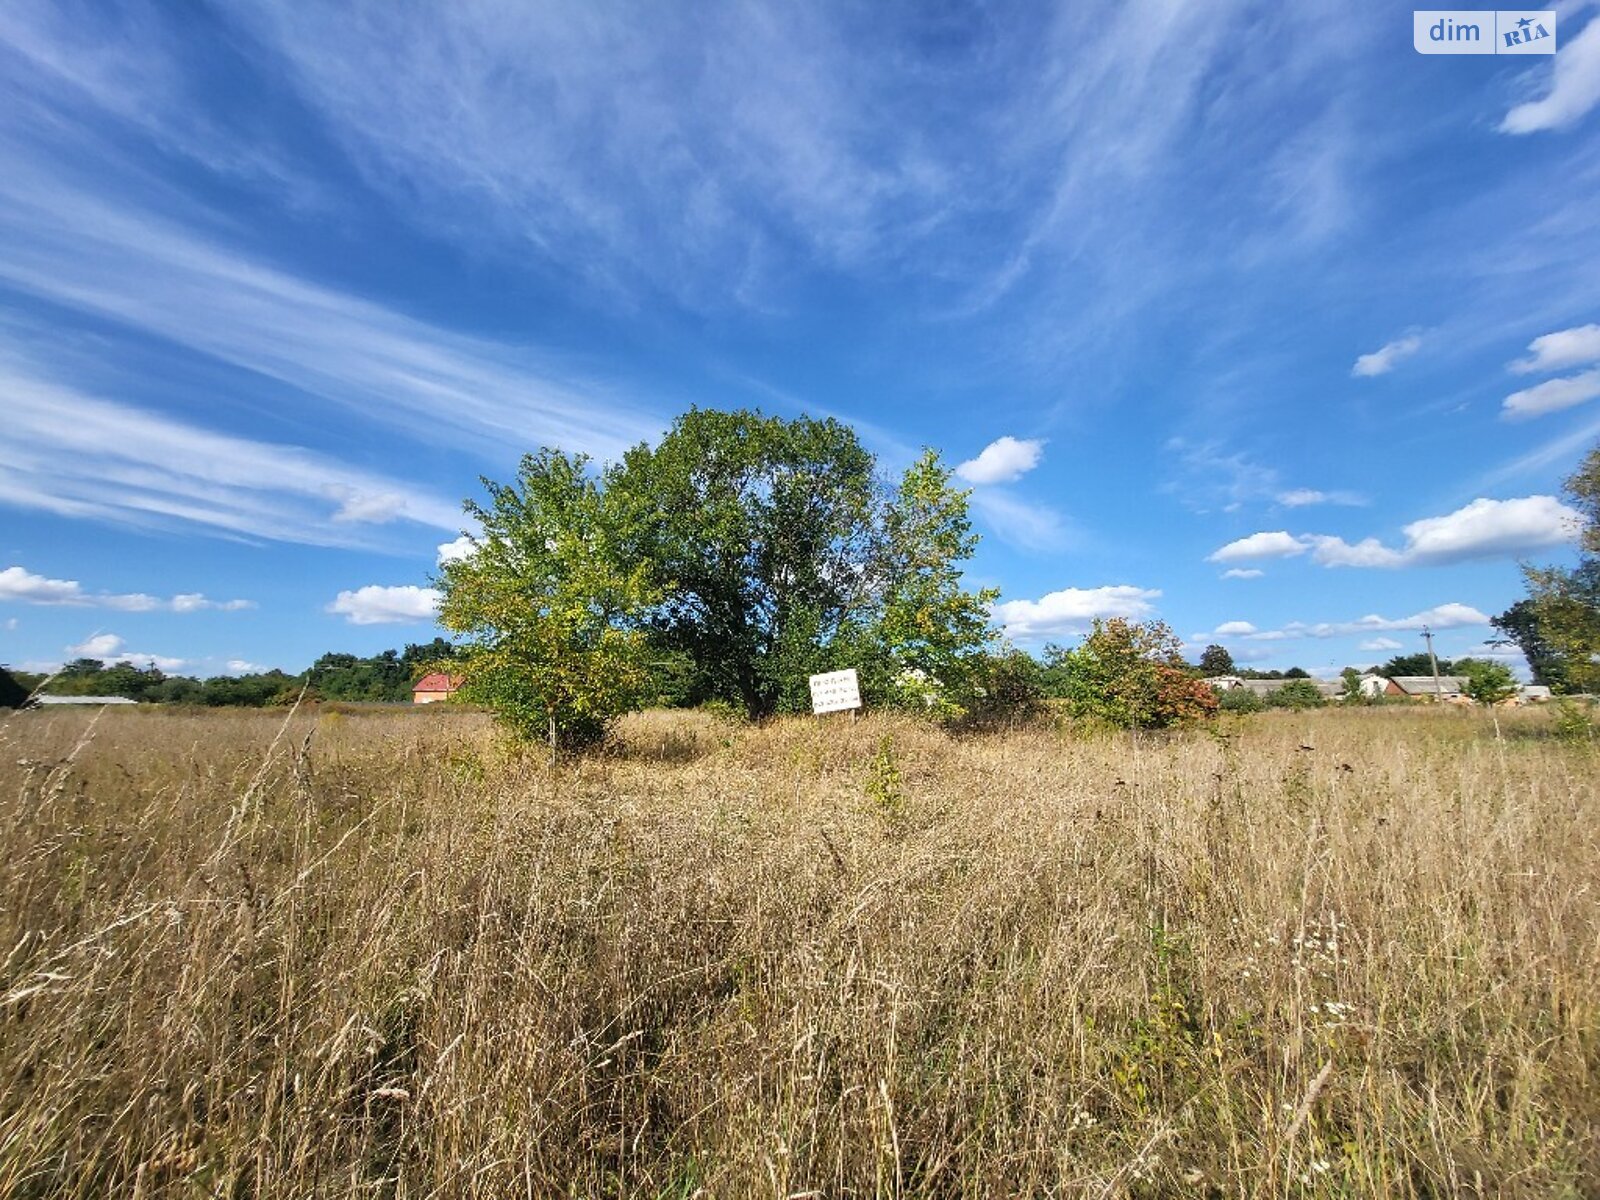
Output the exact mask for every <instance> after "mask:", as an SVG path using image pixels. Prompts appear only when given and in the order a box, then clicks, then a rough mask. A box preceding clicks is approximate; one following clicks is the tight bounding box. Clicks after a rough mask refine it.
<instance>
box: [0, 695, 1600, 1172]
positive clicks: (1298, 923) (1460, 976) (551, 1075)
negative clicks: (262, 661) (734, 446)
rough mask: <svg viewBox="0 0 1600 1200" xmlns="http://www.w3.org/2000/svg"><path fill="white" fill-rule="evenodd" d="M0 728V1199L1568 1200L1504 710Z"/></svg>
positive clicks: (1568, 1142) (233, 721)
mask: <svg viewBox="0 0 1600 1200" xmlns="http://www.w3.org/2000/svg"><path fill="white" fill-rule="evenodd" d="M89 720H90V718H89V717H88V716H86V715H85V714H83V713H80V712H60V711H49V712H44V713H26V714H20V715H18V716H16V717H13V718H12V719H10V721H9V722H8V723H6V724H5V726H4V727H3V730H0V756H3V759H0V762H3V765H0V895H3V897H4V905H3V911H0V959H3V967H0V1194H3V1195H4V1196H8V1197H9V1196H85V1197H87V1196H105V1195H132V1196H141V1197H153V1196H163V1195H165V1196H252V1197H276V1196H332V1195H352V1196H353V1195H362V1196H366V1195H378V1196H407V1197H415V1196H483V1197H505V1196H523V1195H526V1196H569V1195H570V1196H676V1197H690V1196H697V1195H699V1196H723V1197H742V1196H795V1195H816V1196H867V1195H873V1196H879V1195H886V1196H887V1195H904V1196H958V1195H960V1196H966V1195H972V1196H986V1195H1074V1196H1077V1195H1081V1196H1117V1195H1157V1194H1173V1195H1177V1194H1186V1195H1207V1194H1209V1195H1226V1196H1260V1195H1383V1196H1444V1195H1529V1196H1533V1195H1541V1196H1549V1195H1572V1196H1578V1195H1595V1194H1597V1193H1600V1142H1597V1131H1600V997H1597V988H1600V919H1597V918H1600V854H1597V850H1600V795H1597V776H1600V771H1597V765H1600V763H1597V760H1596V757H1595V753H1594V751H1593V750H1592V749H1590V748H1587V747H1578V748H1570V747H1564V746H1562V745H1561V744H1559V743H1557V742H1556V741H1554V740H1553V739H1550V738H1548V737H1545V736H1542V735H1543V733H1544V732H1545V727H1544V718H1543V717H1542V716H1541V715H1539V714H1531V715H1524V714H1517V715H1515V716H1512V717H1507V718H1502V724H1503V725H1504V726H1505V734H1506V737H1505V740H1504V741H1503V742H1497V741H1496V740H1495V738H1494V731H1493V729H1492V727H1491V726H1490V725H1489V723H1488V722H1487V720H1486V719H1482V718H1479V717H1476V716H1474V715H1471V714H1463V713H1457V712H1441V711H1426V712H1408V711H1395V710H1374V711H1361V712H1352V713H1342V712H1341V713H1329V712H1323V713H1313V714H1306V715H1293V714H1268V715H1267V716H1264V717H1260V718H1255V719H1252V720H1251V721H1250V722H1249V723H1246V724H1243V725H1239V726H1236V727H1232V728H1231V729H1230V730H1228V731H1225V732H1223V733H1222V734H1220V735H1219V734H1212V733H1207V732H1204V731H1196V732H1192V733H1185V734H1180V735H1175V736H1172V737H1165V738H1134V737H1129V736H1114V737H1100V738H1088V737H1075V736H1072V735H1068V734H1062V733H1056V732H1052V731H1049V730H1033V731H1024V732H1019V733H1014V734H1010V735H996V736H991V737H987V738H974V739H968V740H958V739H952V738H949V737H947V736H945V735H944V734H942V733H940V732H938V731H936V730H933V729H930V728H927V727H925V726H922V725H918V724H914V723H910V722H901V721H895V720H890V719H883V718H869V719H865V720H862V721H860V722H857V723H855V724H849V723H847V722H845V721H844V720H841V719H835V720H830V721H827V722H812V721H792V722H786V723H780V724H776V725H773V726H771V727H768V728H761V729H737V728H731V727H725V726H720V725H717V724H714V723H712V722H710V721H709V720H706V719H703V718H697V717H693V716H667V715H661V714H649V715H646V716H644V717H641V718H636V719H634V720H633V721H631V722H630V723H629V724H628V725H627V726H626V728H625V730H624V746H623V749H622V750H620V751H619V752H618V753H616V754H614V755H612V756H610V757H607V758H604V759H599V760H591V761H587V762H583V763H579V764H575V765H564V766H561V767H559V768H555V769H551V768H548V767H546V766H545V765H544V764H543V762H542V758H541V757H539V756H537V755H536V756H531V757H529V758H527V759H522V758H518V757H516V756H514V755H510V754H508V753H506V752H504V751H503V750H502V749H501V748H500V747H499V746H498V745H497V743H496V741H495V738H494V735H493V734H492V731H491V730H489V729H488V727H487V726H486V725H484V724H483V723H482V721H481V719H480V718H477V717H474V716H470V715H447V714H430V715H429V716H427V717H425V718H424V717H420V716H412V715H406V716H399V715H395V716H364V715H363V716H345V717H340V716H321V717H318V716H315V715H305V714H302V715H300V716H297V717H295V718H294V719H293V720H292V722H291V723H290V725H289V727H288V728H287V729H286V730H285V731H284V735H283V737H282V738H281V739H280V740H279V741H278V742H277V751H276V754H275V757H274V758H273V759H272V760H271V763H270V765H269V766H268V767H267V768H266V770H265V771H262V764H263V760H264V755H265V754H266V752H267V747H268V746H269V745H270V744H272V743H273V740H274V735H275V734H277V733H278V732H279V730H278V722H279V721H280V720H281V718H279V717H274V716H271V715H267V714H248V715H215V714H208V715H199V716H180V715H172V714H166V713H159V712H144V711H134V712H129V711H108V712H107V713H106V714H105V715H104V716H103V717H102V718H100V719H99V721H98V723H97V724H95V725H94V727H93V728H92V729H88V728H87V726H88V723H89Z"/></svg>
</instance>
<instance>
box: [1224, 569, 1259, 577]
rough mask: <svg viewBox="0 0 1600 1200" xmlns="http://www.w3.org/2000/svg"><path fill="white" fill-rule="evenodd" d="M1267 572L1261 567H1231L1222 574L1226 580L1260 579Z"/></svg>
mask: <svg viewBox="0 0 1600 1200" xmlns="http://www.w3.org/2000/svg"><path fill="white" fill-rule="evenodd" d="M1265 574H1266V572H1265V571H1263V570H1261V569H1260V568H1259V567H1230V568H1228V570H1226V571H1224V572H1223V573H1222V577H1223V578H1224V579H1260V578H1261V577H1262V576H1263V575H1265Z"/></svg>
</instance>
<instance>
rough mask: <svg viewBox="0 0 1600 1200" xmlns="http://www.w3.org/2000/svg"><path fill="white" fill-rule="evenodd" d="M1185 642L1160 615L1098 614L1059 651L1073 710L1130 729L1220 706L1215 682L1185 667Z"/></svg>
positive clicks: (1162, 724) (1174, 720) (1058, 662)
mask: <svg viewBox="0 0 1600 1200" xmlns="http://www.w3.org/2000/svg"><path fill="white" fill-rule="evenodd" d="M1181 645H1182V643H1181V642H1180V641H1179V640H1178V637H1177V635H1176V634H1174V633H1173V632H1172V630H1171V629H1169V628H1168V627H1167V626H1166V625H1165V624H1163V623H1162V622H1160V621H1151V622H1149V623H1147V624H1135V623H1133V622H1130V621H1125V620H1123V619H1122V618H1121V617H1113V618H1111V619H1110V620H1106V621H1101V620H1096V621H1095V623H1094V626H1093V628H1092V629H1091V630H1090V632H1089V635H1088V636H1087V637H1086V638H1084V640H1083V644H1082V645H1081V646H1079V647H1078V648H1077V649H1076V650H1071V651H1068V652H1065V653H1063V654H1060V655H1059V657H1058V658H1057V659H1056V661H1055V662H1054V663H1053V664H1052V666H1053V667H1054V668H1056V669H1057V670H1059V672H1060V675H1061V677H1062V681H1063V683H1064V691H1065V694H1066V699H1067V702H1068V707H1069V710H1070V711H1071V712H1072V714H1073V715H1074V716H1078V717H1091V718H1094V719H1097V720H1102V721H1106V722H1108V723H1109V724H1112V725H1118V726H1121V727H1123V728H1129V729H1162V728H1165V727H1166V726H1169V725H1176V724H1179V723H1181V722H1185V721H1192V720H1197V719H1199V718H1201V717H1207V716H1210V715H1212V714H1213V713H1215V712H1216V711H1217V694H1216V692H1215V691H1214V690H1213V689H1212V687H1211V685H1210V684H1208V683H1205V682H1204V681H1203V680H1199V679H1195V678H1194V677H1193V676H1192V675H1190V674H1189V673H1188V671H1187V670H1186V669H1185V667H1184V663H1183V656H1182V655H1181V653H1180V652H1179V649H1180V646H1181Z"/></svg>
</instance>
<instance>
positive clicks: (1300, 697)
mask: <svg viewBox="0 0 1600 1200" xmlns="http://www.w3.org/2000/svg"><path fill="white" fill-rule="evenodd" d="M1327 702H1328V698H1327V697H1326V696H1324V695H1323V694H1322V692H1321V690H1320V689H1319V688H1318V687H1317V685H1316V684H1315V683H1313V682H1312V681H1311V680H1310V679H1302V678H1298V677H1297V678H1294V679H1290V680H1289V682H1288V683H1286V684H1284V685H1283V686H1282V687H1281V688H1278V689H1277V690H1276V691H1273V692H1269V693H1268V694H1267V699H1266V703H1267V707H1268V708H1290V709H1293V710H1294V711H1296V712H1300V711H1301V710H1303V709H1307V708H1321V707H1322V706H1323V705H1324V704H1326V703H1327Z"/></svg>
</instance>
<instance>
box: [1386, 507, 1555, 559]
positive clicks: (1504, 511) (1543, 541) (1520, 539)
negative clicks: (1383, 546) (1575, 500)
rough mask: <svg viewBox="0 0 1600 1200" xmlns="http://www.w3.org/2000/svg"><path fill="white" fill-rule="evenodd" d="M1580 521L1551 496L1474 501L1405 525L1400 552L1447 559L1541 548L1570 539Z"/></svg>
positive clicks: (1479, 556)
mask: <svg viewBox="0 0 1600 1200" xmlns="http://www.w3.org/2000/svg"><path fill="white" fill-rule="evenodd" d="M1582 521H1583V517H1582V515H1581V514H1580V513H1579V512H1577V510H1575V509H1572V508H1568V507H1567V506H1566V505H1565V504H1562V503H1561V501H1559V500H1557V499H1556V498H1555V497H1554V496H1524V497H1522V498H1521V499H1519V500H1484V499H1478V500H1474V501H1473V502H1472V503H1471V504H1468V505H1466V506H1465V507H1463V508H1458V509H1457V510H1456V511H1455V512H1453V513H1449V514H1447V515H1446V516H1442V517H1427V518H1424V519H1423V520H1421V521H1413V522H1412V523H1411V524H1409V525H1407V526H1406V527H1405V535H1406V543H1407V545H1406V551H1405V557H1406V560H1407V561H1408V562H1412V563H1449V562H1461V561H1463V560H1466V559H1473V558H1494V557H1499V556H1503V555H1515V554H1522V553H1525V552H1527V551H1529V550H1542V549H1544V548H1545V547H1548V546H1558V545H1561V544H1562V543H1564V542H1569V541H1572V540H1573V539H1574V538H1575V537H1576V536H1577V533H1578V529H1579V526H1580V525H1581V523H1582Z"/></svg>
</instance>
